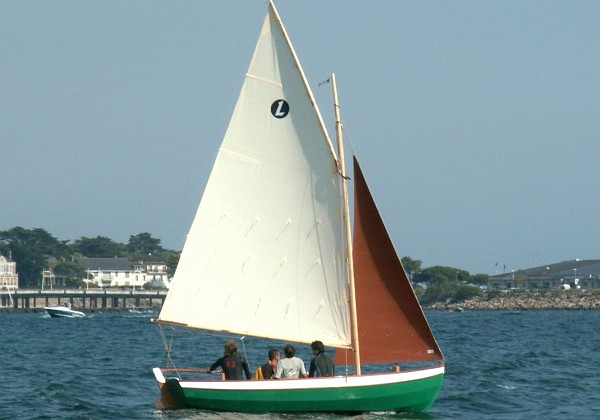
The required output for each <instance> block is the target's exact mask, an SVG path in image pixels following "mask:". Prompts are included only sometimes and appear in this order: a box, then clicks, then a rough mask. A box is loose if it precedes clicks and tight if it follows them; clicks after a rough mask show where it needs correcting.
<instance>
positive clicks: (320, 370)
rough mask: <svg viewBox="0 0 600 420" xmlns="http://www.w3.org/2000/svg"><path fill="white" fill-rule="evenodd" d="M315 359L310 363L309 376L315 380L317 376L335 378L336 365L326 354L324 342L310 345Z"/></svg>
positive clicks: (314, 342) (315, 342)
mask: <svg viewBox="0 0 600 420" xmlns="http://www.w3.org/2000/svg"><path fill="white" fill-rule="evenodd" d="M310 348H311V349H312V352H313V354H314V355H315V357H313V358H312V360H311V361H310V368H309V369H308V376H309V377H310V378H314V377H315V376H333V375H334V374H335V365H334V363H333V359H332V358H331V357H329V356H327V355H326V354H325V346H324V345H323V342H322V341H313V342H312V343H310Z"/></svg>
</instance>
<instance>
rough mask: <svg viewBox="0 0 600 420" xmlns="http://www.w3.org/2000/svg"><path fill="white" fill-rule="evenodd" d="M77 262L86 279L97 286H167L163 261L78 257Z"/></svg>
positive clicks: (167, 279) (165, 266)
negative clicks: (134, 261) (135, 261)
mask: <svg viewBox="0 0 600 420" xmlns="http://www.w3.org/2000/svg"><path fill="white" fill-rule="evenodd" d="M76 261H77V264H79V265H81V266H82V267H84V268H85V270H86V273H87V279H86V281H87V282H88V284H90V285H92V286H93V285H95V286H98V287H131V288H136V287H137V288H143V287H145V286H146V285H149V286H150V287H152V288H168V287H169V277H168V274H167V265H166V264H165V263H163V262H145V261H139V262H137V263H131V262H130V261H129V260H128V259H127V258H117V257H115V258H78V259H77V260H76Z"/></svg>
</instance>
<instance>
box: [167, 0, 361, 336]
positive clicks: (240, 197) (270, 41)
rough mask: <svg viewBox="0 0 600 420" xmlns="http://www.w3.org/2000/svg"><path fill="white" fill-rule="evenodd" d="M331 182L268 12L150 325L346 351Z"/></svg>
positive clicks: (323, 150) (340, 240) (334, 180)
mask: <svg viewBox="0 0 600 420" xmlns="http://www.w3.org/2000/svg"><path fill="white" fill-rule="evenodd" d="M340 185H341V178H340V176H339V174H338V173H337V169H336V161H335V155H334V151H333V147H332V145H331V142H330V140H329V137H328V135H327V132H326V129H325V127H324V124H323V122H322V119H321V117H320V114H319V111H318V109H317V107H316V104H315V102H314V98H313V95H312V93H311V91H310V88H309V87H308V84H307V82H306V79H305V77H304V74H303V72H302V69H301V66H300V63H299V62H298V60H297V59H296V55H295V53H294V51H293V48H292V46H291V44H290V42H289V38H288V37H287V34H286V32H285V29H284V28H283V25H282V23H281V20H280V19H279V16H278V14H277V12H276V10H275V8H274V7H273V5H272V4H271V5H270V7H269V13H268V15H267V17H266V19H265V21H264V24H263V27H262V31H261V35H260V37H259V41H258V43H257V46H256V50H255V52H254V56H253V58H252V61H251V64H250V67H249V70H248V73H247V75H246V78H245V80H244V83H243V86H242V90H241V93H240V97H239V99H238V102H237V105H236V107H235V111H234V113H233V116H232V119H231V121H230V123H229V127H228V129H227V132H226V134H225V137H224V139H223V143H222V145H221V148H220V150H219V153H218V156H217V159H216V161H215V164H214V167H213V169H212V172H211V175H210V178H209V181H208V184H207V185H206V189H205V191H204V194H203V196H202V200H201V203H200V207H199V209H198V212H197V214H196V217H195V219H194V222H193V224H192V227H191V229H190V232H189V234H188V237H187V240H186V243H185V246H184V249H183V252H182V255H181V259H180V261H179V265H178V267H177V271H176V274H175V277H174V281H173V283H172V285H171V289H170V290H169V294H168V296H167V299H166V301H165V303H164V305H163V308H162V311H161V313H160V318H159V320H160V321H164V322H174V323H181V324H185V325H187V326H189V327H193V328H202V329H209V330H217V331H229V332H233V333H238V334H244V335H255V336H261V337H270V338H276V339H281V340H289V341H295V342H310V341H313V340H321V341H323V342H324V343H325V344H326V345H329V346H335V347H348V346H349V345H350V326H349V323H350V321H349V309H348V291H347V289H348V280H347V276H348V275H347V272H348V270H347V263H346V251H345V246H344V233H343V223H342V209H341V186H340Z"/></svg>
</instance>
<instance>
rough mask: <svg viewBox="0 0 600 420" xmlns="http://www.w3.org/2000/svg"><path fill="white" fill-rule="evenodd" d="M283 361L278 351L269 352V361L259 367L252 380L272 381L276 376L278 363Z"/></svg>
mask: <svg viewBox="0 0 600 420" xmlns="http://www.w3.org/2000/svg"><path fill="white" fill-rule="evenodd" d="M280 359H281V353H280V352H279V350H277V349H271V350H269V361H268V362H267V363H265V364H264V365H261V366H259V368H258V369H256V372H255V373H254V377H253V378H252V379H257V380H261V379H271V378H272V377H273V375H274V374H275V370H276V369H277V363H279V360H280Z"/></svg>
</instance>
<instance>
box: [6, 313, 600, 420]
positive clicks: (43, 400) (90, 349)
mask: <svg viewBox="0 0 600 420" xmlns="http://www.w3.org/2000/svg"><path fill="white" fill-rule="evenodd" d="M150 316H151V315H150V314H132V313H107V314H102V313H95V314H91V315H90V316H88V317H86V318H77V319H52V318H49V317H48V316H47V315H44V314H41V313H0V357H1V358H2V359H1V363H0V366H1V368H0V375H1V380H0V419H58V418H61V419H224V420H226V419H236V420H237V419H248V418H251V419H256V420H259V419H260V420H263V419H264V420H271V419H279V418H286V419H333V418H336V419H337V418H344V416H337V415H336V416H334V415H328V414H310V415H308V414H307V415H269V414H265V415H244V414H238V413H212V412H206V411H199V410H179V411H158V410H156V409H155V407H154V401H155V400H156V399H157V398H158V396H159V392H158V388H157V386H156V383H155V381H154V377H153V375H152V372H151V371H152V368H153V367H155V366H165V364H166V356H165V352H164V344H163V341H162V339H161V336H160V333H159V327H158V326H157V325H155V324H151V323H150ZM427 317H428V319H429V322H430V325H431V327H432V329H433V330H434V333H435V335H436V337H437V339H438V342H439V344H440V346H441V348H442V351H443V352H444V354H445V356H446V368H447V372H446V378H445V380H444V385H443V388H442V392H441V394H440V396H439V398H438V400H437V401H436V403H435V404H434V406H433V407H432V408H431V410H430V411H429V412H428V413H425V414H414V413H369V414H364V415H360V416H354V417H353V418H356V419H361V420H362V419H388V418H390V419H484V418H485V419H531V418H544V419H595V418H596V419H597V418H599V417H600V378H599V377H598V376H599V375H598V374H599V372H600V369H599V366H600V335H598V334H597V330H598V326H600V312H598V311H524V312H517V313H514V312H453V313H448V312H438V311H432V312H428V313H427ZM227 338H228V337H223V336H217V335H212V334H205V333H201V334H198V333H195V332H191V331H187V330H177V331H176V332H175V340H174V344H173V353H172V357H173V359H174V360H175V361H176V363H177V364H178V365H181V366H190V365H193V366H195V367H200V368H206V367H208V365H209V364H210V363H211V362H213V361H214V360H215V359H216V358H217V357H219V356H220V355H221V353H222V346H223V343H224V341H225V340H226V339H227ZM238 342H240V343H242V344H243V346H242V344H240V350H241V351H244V349H245V351H246V353H247V356H248V358H249V360H250V363H251V364H252V366H251V369H254V368H256V367H257V366H258V364H260V363H263V361H264V360H263V359H265V357H266V356H265V355H266V352H267V350H268V348H269V345H270V344H271V343H267V342H264V341H261V340H257V339H254V338H245V339H244V340H243V341H238ZM303 347H307V346H298V350H299V351H298V353H299V356H301V357H302V358H303V359H304V360H305V361H308V360H309V357H310V354H309V352H308V348H306V349H304V348H303Z"/></svg>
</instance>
